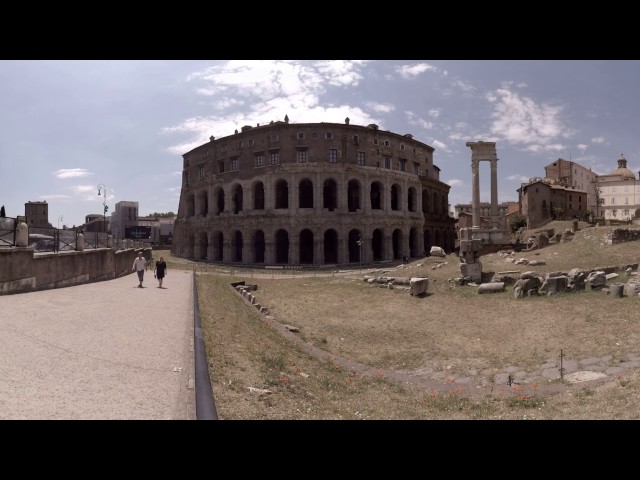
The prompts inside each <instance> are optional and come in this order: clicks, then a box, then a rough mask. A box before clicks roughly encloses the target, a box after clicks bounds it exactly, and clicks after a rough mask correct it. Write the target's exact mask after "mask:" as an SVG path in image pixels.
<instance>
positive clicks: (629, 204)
mask: <svg viewBox="0 0 640 480" xmlns="http://www.w3.org/2000/svg"><path fill="white" fill-rule="evenodd" d="M639 177H640V175H639ZM597 186H598V187H599V188H600V198H601V199H602V201H601V205H600V208H599V212H598V214H599V216H602V217H604V219H605V220H620V221H629V220H633V219H634V218H635V212H636V209H639V208H640V178H636V176H635V174H634V173H633V172H632V171H631V170H630V169H629V168H627V159H626V158H624V155H620V158H619V159H618V168H616V169H615V170H614V171H613V172H611V173H609V174H607V175H599V176H598V178H597Z"/></svg>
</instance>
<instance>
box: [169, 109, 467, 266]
mask: <svg viewBox="0 0 640 480" xmlns="http://www.w3.org/2000/svg"><path fill="white" fill-rule="evenodd" d="M433 151H434V149H433V148H432V147H430V146H429V145H426V144H424V143H422V142H419V141H417V140H414V139H413V137H412V135H410V134H406V135H401V134H397V133H393V132H390V131H382V130H379V128H378V126H377V125H374V124H371V125H368V126H360V125H351V124H349V119H348V118H347V119H346V120H345V123H344V124H341V123H289V121H288V118H286V117H285V121H278V122H272V123H271V124H269V125H257V126H255V127H252V126H245V127H243V128H242V129H241V131H240V132H239V131H237V130H236V132H235V134H233V135H230V136H226V137H222V138H220V139H216V138H214V137H211V138H210V141H209V142H208V143H205V144H203V145H200V146H198V147H196V148H194V149H193V150H191V151H190V152H188V153H186V154H184V155H183V159H184V166H183V174H182V191H181V195H180V204H179V207H178V216H177V219H176V222H175V226H174V238H173V244H172V253H173V254H174V255H176V256H180V257H184V258H191V259H195V260H199V261H201V260H202V261H207V262H216V263H232V264H263V265H283V266H304V265H314V266H322V265H347V264H372V263H375V262H385V261H394V260H399V259H403V258H404V257H406V256H408V257H412V258H417V257H421V256H423V255H425V253H428V252H429V250H430V248H431V246H440V247H442V248H443V249H444V250H445V251H447V252H450V251H452V249H453V248H454V235H455V233H454V232H455V229H454V222H455V220H454V219H453V218H451V217H450V216H449V213H448V212H449V202H448V194H449V188H450V187H449V185H447V184H445V183H443V182H441V181H440V179H439V172H440V169H439V168H438V167H437V166H436V165H434V164H433Z"/></svg>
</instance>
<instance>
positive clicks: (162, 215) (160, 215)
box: [149, 212, 176, 218]
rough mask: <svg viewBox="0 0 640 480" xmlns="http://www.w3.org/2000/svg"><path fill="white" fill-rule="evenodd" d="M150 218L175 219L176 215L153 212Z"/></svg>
mask: <svg viewBox="0 0 640 480" xmlns="http://www.w3.org/2000/svg"><path fill="white" fill-rule="evenodd" d="M149 216H150V217H156V218H172V217H175V216H176V214H175V213H173V212H167V213H158V212H153V213H150V214H149Z"/></svg>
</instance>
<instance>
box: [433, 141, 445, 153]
mask: <svg viewBox="0 0 640 480" xmlns="http://www.w3.org/2000/svg"><path fill="white" fill-rule="evenodd" d="M431 146H432V147H434V148H439V149H440V150H444V151H446V150H447V146H446V145H445V144H444V143H442V142H440V141H438V140H434V141H433V142H432V143H431Z"/></svg>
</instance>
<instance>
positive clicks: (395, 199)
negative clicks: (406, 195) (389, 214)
mask: <svg viewBox="0 0 640 480" xmlns="http://www.w3.org/2000/svg"><path fill="white" fill-rule="evenodd" d="M401 195H402V194H401V189H400V185H398V184H397V183H394V184H393V185H391V210H400V198H401Z"/></svg>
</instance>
